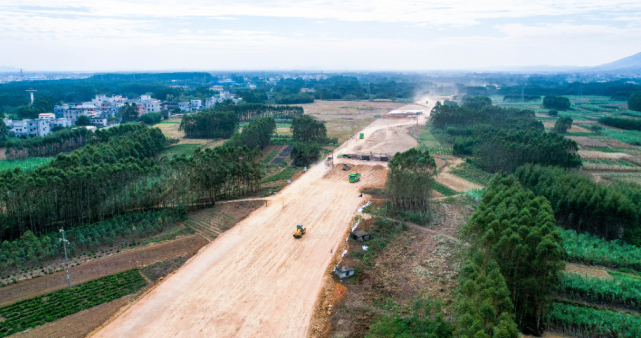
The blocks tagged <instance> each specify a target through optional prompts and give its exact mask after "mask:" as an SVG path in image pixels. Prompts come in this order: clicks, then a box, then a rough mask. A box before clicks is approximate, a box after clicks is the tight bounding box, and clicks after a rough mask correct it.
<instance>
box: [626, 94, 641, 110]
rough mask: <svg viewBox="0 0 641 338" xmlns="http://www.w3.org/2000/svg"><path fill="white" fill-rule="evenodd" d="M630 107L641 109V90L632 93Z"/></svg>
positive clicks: (631, 108) (629, 100) (629, 101)
mask: <svg viewBox="0 0 641 338" xmlns="http://www.w3.org/2000/svg"><path fill="white" fill-rule="evenodd" d="M628 109H630V110H636V111H641V91H639V92H637V93H632V94H631V95H630V98H629V99H628Z"/></svg>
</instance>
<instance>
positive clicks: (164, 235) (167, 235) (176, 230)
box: [140, 227, 194, 244]
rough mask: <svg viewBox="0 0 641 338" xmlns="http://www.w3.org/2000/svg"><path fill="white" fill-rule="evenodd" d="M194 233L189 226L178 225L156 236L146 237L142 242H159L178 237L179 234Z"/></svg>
mask: <svg viewBox="0 0 641 338" xmlns="http://www.w3.org/2000/svg"><path fill="white" fill-rule="evenodd" d="M193 233H194V231H193V230H191V229H189V228H183V227H177V228H174V229H171V230H168V231H165V232H163V233H161V234H158V235H156V236H153V237H149V238H145V239H143V240H142V241H140V242H141V243H143V244H149V243H158V242H163V241H169V240H172V239H176V238H177V237H179V236H182V235H188V234H193Z"/></svg>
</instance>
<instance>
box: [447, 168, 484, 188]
mask: <svg viewBox="0 0 641 338" xmlns="http://www.w3.org/2000/svg"><path fill="white" fill-rule="evenodd" d="M450 173H451V174H453V175H456V176H458V177H460V178H462V179H465V180H468V181H470V182H472V183H476V184H480V185H483V186H486V185H488V184H489V183H490V179H492V174H489V173H487V172H485V171H483V170H482V169H481V168H479V167H477V166H475V165H473V164H470V163H461V164H460V165H458V166H456V168H454V169H452V170H450Z"/></svg>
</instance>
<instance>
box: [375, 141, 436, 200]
mask: <svg viewBox="0 0 641 338" xmlns="http://www.w3.org/2000/svg"><path fill="white" fill-rule="evenodd" d="M387 166H388V167H389V169H390V170H389V173H388V174H387V181H386V183H385V187H386V191H387V196H388V200H389V201H390V203H391V205H392V208H393V209H394V210H399V211H401V210H408V211H426V210H427V207H428V203H429V198H430V192H431V185H432V175H433V174H434V172H435V170H436V161H435V160H434V158H433V157H432V156H430V153H429V151H427V150H418V149H416V148H412V149H410V150H407V151H405V152H402V153H400V152H399V153H396V155H394V157H393V158H392V159H391V160H390V161H389V163H388V165H387Z"/></svg>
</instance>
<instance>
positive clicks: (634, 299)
mask: <svg viewBox="0 0 641 338" xmlns="http://www.w3.org/2000/svg"><path fill="white" fill-rule="evenodd" d="M557 292H558V294H559V295H561V296H563V297H565V298H569V299H575V300H583V301H587V302H590V303H596V304H609V305H614V306H618V307H623V308H626V309H630V310H636V311H639V310H641V281H639V280H635V279H621V280H608V279H599V278H590V277H583V276H581V275H578V274H574V273H570V274H566V275H565V276H564V277H563V278H562V279H561V283H560V284H559V289H558V291H557Z"/></svg>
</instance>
